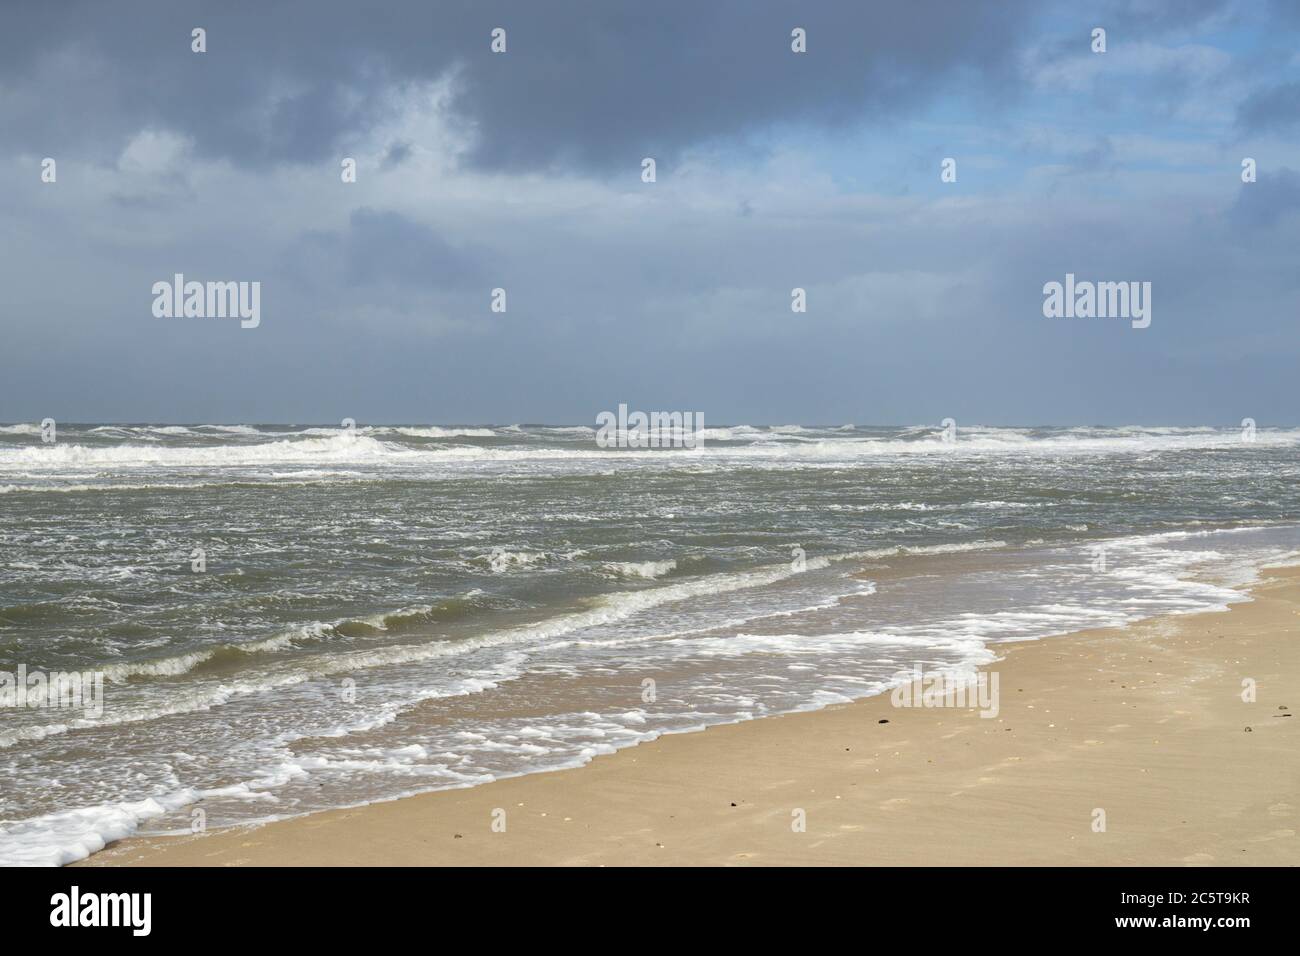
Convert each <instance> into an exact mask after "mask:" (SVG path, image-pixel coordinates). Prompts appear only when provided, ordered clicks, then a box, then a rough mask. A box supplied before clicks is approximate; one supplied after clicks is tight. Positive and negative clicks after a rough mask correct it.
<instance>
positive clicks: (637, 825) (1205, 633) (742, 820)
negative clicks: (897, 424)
mask: <svg viewBox="0 0 1300 956" xmlns="http://www.w3.org/2000/svg"><path fill="white" fill-rule="evenodd" d="M1250 593H1251V600H1249V601H1245V602H1241V603H1238V604H1234V605H1232V606H1231V607H1230V608H1229V610H1228V611H1226V612H1221V611H1219V612H1200V613H1196V614H1187V615H1174V616H1166V617H1155V618H1149V619H1146V620H1144V621H1139V622H1136V623H1134V624H1131V625H1128V626H1126V627H1123V628H1105V629H1098V630H1090V631H1079V632H1075V633H1074V634H1070V635H1062V636H1059V637H1051V638H1044V639H1040V640H1035V641H1026V642H1015V643H1007V644H1003V645H995V646H994V649H995V650H996V651H997V652H998V653H999V655H1000V659H999V660H997V661H996V662H994V663H993V664H991V665H988V666H987V667H982V668H980V670H981V672H988V671H995V672H997V674H998V675H999V677H1000V689H1001V695H1000V698H1001V699H1000V702H999V703H1000V712H999V714H998V715H997V716H996V717H994V718H985V717H981V716H980V715H979V713H978V711H976V710H974V709H957V708H916V707H911V708H904V707H895V706H893V705H892V704H891V700H890V695H889V694H882V695H877V696H874V697H868V698H864V699H862V700H858V701H855V702H852V703H848V704H836V705H832V706H830V707H827V708H823V709H821V710H815V711H803V712H797V713H791V714H783V715H778V716H771V717H763V718H760V719H757V720H751V721H744V722H741V723H735V724H724V725H718V726H713V727H710V728H708V729H706V730H703V731H698V732H693V733H679V734H669V735H664V736H661V737H659V738H657V739H655V740H653V741H649V742H646V743H642V744H639V745H637V746H634V747H629V748H626V749H623V750H619V751H617V752H615V753H613V754H608V755H601V756H598V757H595V758H594V759H593V760H592V761H591V762H590V763H588V764H586V765H584V766H582V767H577V768H571V769H565V770H556V771H550V772H545V773H534V774H525V775H522V776H516V777H510V778H504V779H501V780H497V781H493V782H491V783H487V784H482V785H479V786H475V787H470V788H463V789H455V790H440V791H434V792H430V793H425V794H419V795H416V796H409V797H403V798H400V799H397V800H393V801H388V802H383V803H374V804H368V805H365V806H361V807H357V808H353V809H345V810H330V811H323V812H319V813H313V814H309V815H306V816H301V817H294V818H289V819H285V820H280V821H275V822H272V823H266V824H262V825H258V826H254V827H237V828H232V829H226V830H221V831H214V832H212V833H209V834H206V835H203V836H168V837H131V838H128V839H126V840H123V841H120V842H117V843H114V844H111V845H110V846H108V847H107V848H105V849H104V850H102V851H100V852H98V853H95V854H93V855H92V856H91V857H89V858H88V859H86V860H83V861H79V863H77V864H73V865H91V866H103V865H153V866H186V865H197V866H210V865H219V866H241V865H257V866H282V865H283V866H293V865H437V864H446V865H475V864H491V865H511V864H514V865H674V864H679V865H745V864H758V865H777V864H810V865H816V864H821V865H855V864H905V865H1050V864H1061V865H1180V864H1190V865H1195V864H1236V865H1242V864H1247V865H1255V864H1258V865H1265V864H1271V865H1277V864H1282V865H1294V864H1297V863H1300V841H1297V838H1296V823H1297V813H1298V812H1300V807H1297V806H1296V804H1297V803H1300V800H1297V799H1296V797H1297V794H1298V793H1300V746H1297V745H1300V730H1297V727H1298V726H1300V724H1298V723H1297V722H1296V721H1295V720H1294V719H1288V717H1289V715H1291V714H1292V713H1294V711H1293V710H1292V709H1291V705H1292V704H1293V703H1294V702H1293V701H1291V700H1290V698H1289V696H1288V695H1291V696H1294V692H1295V691H1296V688H1297V687H1298V686H1300V683H1298V682H1297V678H1300V642H1297V640H1296V631H1297V630H1298V629H1300V621H1298V620H1297V616H1300V568H1280V569H1272V570H1264V571H1262V572H1261V580H1260V581H1259V582H1258V583H1257V584H1256V585H1255V586H1254V587H1252V588H1251V592H1250ZM1246 678H1250V679H1252V680H1254V681H1255V682H1256V686H1257V700H1256V701H1255V702H1254V703H1246V702H1244V701H1243V700H1242V697H1241V695H1242V681H1243V680H1244V679H1246ZM1247 727H1249V728H1250V730H1249V731H1247V730H1246V728H1247ZM1098 810H1101V811H1104V813H1105V831H1104V832H1096V831H1095V829H1094V827H1095V826H1096V825H1097V822H1098V820H1099V817H1098V814H1097V811H1098ZM502 811H504V813H502ZM800 811H802V817H803V819H804V821H805V829H804V830H803V831H802V832H797V829H796V826H795V825H796V824H797V817H798V815H799V812H800ZM503 823H504V832H499V831H500V830H501V827H502V824H503ZM494 824H495V828H494Z"/></svg>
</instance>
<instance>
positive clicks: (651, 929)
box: [0, 867, 1294, 945]
mask: <svg viewBox="0 0 1300 956" xmlns="http://www.w3.org/2000/svg"><path fill="white" fill-rule="evenodd" d="M0 881H3V883H4V884H5V885H4V887H3V889H2V890H0V892H3V894H4V896H3V899H4V901H5V905H4V907H3V912H4V914H5V924H6V928H7V929H8V930H9V931H10V932H11V933H15V934H16V936H11V941H14V942H17V941H19V940H25V939H26V938H28V937H29V936H32V937H37V936H44V935H45V934H47V933H49V934H54V936H60V935H67V934H69V933H71V932H74V931H75V932H77V933H78V934H79V936H80V938H81V940H82V941H85V940H88V939H89V938H90V934H94V935H96V936H100V937H103V938H105V939H107V938H109V937H113V938H114V939H116V940H119V941H125V942H128V943H129V942H135V941H143V940H164V941H166V942H168V943H176V942H187V943H207V942H209V941H210V940H211V937H210V936H209V934H210V933H214V932H215V933H217V934H220V935H221V936H226V935H229V934H231V933H235V934H239V933H245V932H246V933H248V934H250V935H249V936H247V937H245V938H246V939H248V940H252V939H256V940H257V941H258V942H259V943H263V942H275V941H278V940H280V939H284V940H285V941H286V942H291V943H294V944H303V943H311V942H313V941H316V940H319V941H321V942H325V943H330V944H332V945H339V944H346V943H347V942H349V941H350V940H353V939H355V940H356V941H358V942H359V943H364V944H366V945H374V944H375V942H376V933H379V934H384V933H387V932H390V931H395V930H396V931H400V930H402V929H403V928H409V927H419V926H423V927H426V928H427V927H428V926H430V923H431V922H432V925H442V926H448V925H459V926H461V927H462V928H464V929H470V928H471V927H476V928H477V929H478V930H479V931H482V932H485V933H488V934H490V936H489V937H488V938H491V939H494V940H495V939H500V938H505V937H508V936H509V935H510V934H511V930H514V931H516V932H517V933H518V934H519V935H520V937H521V938H522V937H523V935H524V934H525V933H527V934H531V935H533V936H536V934H537V933H538V932H539V931H541V932H545V931H546V930H547V929H548V928H549V929H550V930H551V931H552V932H556V933H559V934H562V935H563V936H566V937H569V936H571V935H572V934H573V933H574V932H575V931H581V932H582V933H583V934H584V935H586V934H589V933H590V932H592V931H593V930H598V929H601V928H605V927H608V928H609V929H611V930H613V931H614V932H615V933H618V934H620V935H619V936H616V937H614V939H620V938H622V937H623V935H624V934H627V933H632V934H634V935H636V934H639V933H641V932H642V931H645V932H646V933H649V935H650V937H653V936H656V935H657V934H659V933H661V932H664V931H666V930H674V931H676V928H677V927H679V926H681V925H685V924H692V925H694V924H698V925H699V926H700V930H699V932H698V934H696V935H698V936H699V937H705V938H715V937H716V938H726V939H727V940H729V941H731V942H735V941H737V940H743V939H747V938H750V937H757V938H767V939H770V937H769V936H768V934H770V933H771V932H772V930H773V929H774V927H775V925H776V924H788V925H789V926H790V928H797V924H799V923H801V922H802V923H805V928H806V929H808V930H815V931H817V932H818V935H819V936H820V935H821V934H823V933H829V932H831V931H835V932H844V931H846V930H848V931H852V932H853V933H854V934H855V936H856V938H858V939H860V940H862V942H863V943H865V944H870V943H871V942H873V941H876V940H889V939H893V938H900V939H902V938H907V939H910V940H911V941H912V942H913V943H919V942H921V941H922V940H924V939H930V941H931V942H934V941H935V940H934V938H933V937H932V936H931V935H930V932H931V930H933V931H934V932H936V933H939V934H940V935H946V934H948V933H951V932H953V931H954V930H955V929H957V928H958V925H959V924H958V923H957V921H974V922H968V923H967V924H966V925H968V926H972V927H979V928H980V930H979V932H980V935H983V934H984V933H986V932H987V933H989V934H991V935H990V936H989V937H988V938H989V940H990V941H991V940H992V939H993V938H995V937H1002V938H1030V937H1032V935H1033V934H1036V933H1039V932H1046V933H1052V934H1055V935H1054V936H1053V937H1047V938H1058V937H1059V938H1060V939H1062V940H1074V939H1078V938H1080V937H1082V938H1095V937H1097V936H1106V937H1113V938H1116V939H1118V938H1122V937H1124V936H1136V937H1139V938H1143V937H1144V938H1146V939H1151V938H1153V937H1154V938H1160V937H1163V938H1166V939H1170V940H1177V941H1179V942H1180V943H1181V942H1185V941H1187V940H1188V939H1189V938H1190V937H1192V936H1197V935H1199V936H1201V937H1203V938H1206V939H1209V940H1214V941H1215V942H1216V943H1229V942H1230V941H1232V940H1233V939H1239V938H1241V936H1240V934H1242V933H1246V934H1249V933H1251V932H1253V931H1256V930H1261V929H1262V930H1265V931H1270V930H1271V931H1272V932H1273V933H1277V932H1279V931H1280V930H1285V929H1289V928H1290V926H1291V925H1292V923H1293V919H1294V917H1293V915H1292V913H1293V911H1294V906H1293V905H1292V904H1291V903H1290V901H1289V900H1288V898H1287V897H1288V895H1289V894H1288V892H1287V887H1289V886H1290V884H1292V883H1293V881H1294V872H1293V871H1288V870H1282V869H1253V868H1252V869H1246V868H1242V869H1147V868H1132V869H1104V870H1103V869H1058V868H1042V869H971V868H963V869H946V868H925V869H828V870H816V871H811V870H793V869H779V870H758V869H738V870H718V869H710V870H680V869H679V870H670V869H643V870H636V871H632V870H615V871H612V872H610V871H605V872H599V873H598V872H596V871H594V870H560V871H549V872H546V873H537V872H535V871H532V870H525V869H500V870H496V871H490V870H460V871H456V872H454V873H453V872H448V871H446V870H436V869H435V870H414V869H292V870H290V869H237V870H236V869H190V870H164V869H110V868H93V867H91V868H75V869H49V870H35V869H29V870H10V871H7V872H5V873H4V874H3V875H2V876H0ZM480 920H481V922H480ZM643 920H650V921H651V922H650V923H645V922H642V921H643ZM548 924H549V926H548ZM693 932H694V931H693ZM918 932H919V933H920V935H919V936H918V935H917V934H918ZM200 937H208V938H207V939H202V938H200ZM381 938H382V935H381ZM1039 938H1042V937H1039ZM679 940H680V938H679ZM610 942H613V940H611V941H610ZM968 942H969V941H968Z"/></svg>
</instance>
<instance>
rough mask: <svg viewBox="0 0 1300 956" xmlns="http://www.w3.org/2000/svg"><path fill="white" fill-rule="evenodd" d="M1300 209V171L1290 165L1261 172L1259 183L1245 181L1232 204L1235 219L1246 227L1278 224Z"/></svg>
mask: <svg viewBox="0 0 1300 956" xmlns="http://www.w3.org/2000/svg"><path fill="white" fill-rule="evenodd" d="M1298 210H1300V173H1297V172H1296V171H1295V170H1294V169H1289V168H1287V167H1286V166H1283V167H1281V168H1280V169H1278V170H1277V171H1276V172H1272V173H1269V172H1261V173H1259V178H1258V181H1257V182H1253V183H1242V184H1241V187H1240V192H1239V193H1238V194H1237V201H1236V202H1235V203H1234V204H1233V206H1232V212H1231V215H1232V220H1233V222H1234V223H1235V224H1236V225H1237V226H1239V227H1240V228H1241V229H1244V230H1251V229H1257V228H1267V227H1271V226H1275V225H1276V224H1277V223H1278V221H1279V220H1280V219H1281V218H1282V217H1284V216H1286V215H1289V214H1292V213H1295V212H1296V211H1298Z"/></svg>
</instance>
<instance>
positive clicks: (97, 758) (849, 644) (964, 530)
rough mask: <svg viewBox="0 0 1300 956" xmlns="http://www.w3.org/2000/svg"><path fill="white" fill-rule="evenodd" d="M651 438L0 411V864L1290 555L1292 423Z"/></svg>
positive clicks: (951, 650) (1299, 446)
mask: <svg viewBox="0 0 1300 956" xmlns="http://www.w3.org/2000/svg"><path fill="white" fill-rule="evenodd" d="M676 437H678V438H682V437H689V438H690V439H691V440H690V442H689V444H691V445H694V447H659V448H636V447H632V448H623V447H602V443H601V442H598V441H597V432H596V429H595V428H594V427H591V426H587V425H581V424H579V425H540V424H511V425H499V424H468V425H427V424H413V425H382V426H381V425H365V424H360V425H353V424H352V423H349V424H348V426H347V427H343V426H339V425H324V426H322V425H302V424H299V425H289V424H284V425H275V424H261V425H254V424H206V425H204V424H189V425H177V424H169V425H158V424H93V423H86V424H73V423H63V422H59V423H58V425H57V430H56V431H55V432H54V433H53V434H48V433H43V431H42V427H41V425H40V424H39V423H11V424H6V425H0V863H4V864H17V865H23V864H27V865H37V864H39V865H59V864H63V863H67V862H70V861H74V860H77V859H81V858H84V857H86V856H88V855H89V854H91V853H93V852H95V851H97V850H99V849H101V848H102V847H103V846H105V845H106V844H107V843H109V842H111V841H114V840H119V839H122V838H125V837H129V836H132V835H157V834H171V833H190V832H195V831H198V830H202V829H205V828H206V829H216V828H223V827H231V826H241V825H247V824H252V823H257V822H260V821H267V820H273V819H279V818H284V817H290V816H296V815H300V814H305V813H311V812H313V811H319V810H324V809H328V808H337V807H347V806H356V805H360V804H365V803H370V802H375V801H383V800H390V799H395V798H398V797H402V796H405V795H408V794H414V793H420V792H425V791H431V790H438V789H445V788H452V787H472V786H476V785H479V784H482V783H486V782H489V781H492V780H497V779H500V778H503V777H509V776H514V775H518V774H525V773H537V772H543V771H550V770H556V769H560V768H566V767H573V766H578V765H581V764H583V763H585V762H587V761H590V760H591V759H592V758H593V757H596V756H597V755H600V754H607V753H610V752H613V751H615V750H618V749H620V748H624V747H632V746H635V745H637V744H639V743H641V742H642V741H647V740H651V739H654V738H656V737H658V736H660V735H663V734H670V733H681V732H688V731H698V730H701V729H703V728H707V727H709V726H711V725H716V724H722V723H731V722H736V721H744V720H752V719H757V718H762V717H765V716H769V715H773V714H780V713H787V712H792V711H801V710H810V709H816V708H821V707H825V706H828V705H832V704H837V703H843V702H847V701H851V700H854V699H858V698H862V697H867V696H871V695H874V694H880V693H884V692H887V691H888V690H890V689H891V688H893V687H895V686H897V685H898V684H899V683H900V681H902V680H904V679H905V677H904V675H909V676H910V674H911V673H914V668H916V667H918V666H920V667H923V668H927V669H929V670H930V671H936V670H939V671H944V672H948V673H952V674H954V675H957V674H968V673H970V672H972V671H973V670H974V669H975V668H978V667H981V666H984V665H988V664H990V663H993V662H995V661H996V660H997V659H998V657H999V656H1000V654H1001V650H1000V646H1001V645H1003V644H1005V643H1006V642H1013V641H1026V640H1038V639H1052V638H1055V637H1057V636H1060V635H1065V634H1069V633H1070V632H1074V631H1078V630H1080V629H1083V628H1091V627H1110V626H1121V625H1124V624H1127V623H1129V622H1132V621H1135V620H1139V619H1142V618H1147V617H1152V616H1156V615H1165V614H1186V613H1193V612H1199V611H1223V610H1226V609H1227V608H1228V606H1229V605H1231V604H1232V603H1234V602H1237V601H1243V600H1248V599H1249V596H1248V589H1249V587H1250V586H1251V584H1252V583H1253V582H1255V581H1256V580H1258V577H1259V573H1260V569H1261V568H1263V567H1266V566H1269V565H1281V564H1292V563H1296V561H1297V559H1298V558H1300V482H1298V481H1297V479H1298V478H1300V429H1293V428H1267V427H1260V428H1258V429H1255V428H1254V427H1253V426H1252V427H1250V428H1246V429H1243V428H1241V427H1236V426H1234V427H1212V426H1205V427H1194V428H1193V427H1145V426H1143V427H1139V426H1127V427H991V426H990V427H978V426H962V427H956V428H953V427H948V428H943V427H940V426H938V425H918V426H891V427H883V426H861V425H852V424H837V425H822V426H814V425H732V426H727V427H709V428H704V429H702V430H700V431H698V432H694V433H691V434H690V435H689V436H676ZM47 438H53V439H54V440H53V441H47V440H46V439H47ZM664 443H665V444H673V443H674V442H668V441H666V442H664ZM677 444H685V442H678V443H677ZM33 673H37V674H44V675H58V674H64V675H69V674H73V675H84V677H85V678H86V682H85V684H84V686H85V687H86V688H87V689H89V688H91V687H93V686H95V684H94V682H95V681H98V682H99V685H100V687H101V689H100V691H99V693H98V696H96V697H95V706H90V704H89V703H88V701H89V691H88V693H87V696H86V697H85V698H83V699H81V700H80V701H78V700H75V699H72V698H68V699H63V698H58V699H55V700H51V699H50V698H49V697H48V696H46V697H45V698H41V697H40V696H39V695H38V696H35V697H34V698H33V697H28V698H27V699H26V700H22V699H21V697H20V695H19V694H18V693H17V689H18V685H17V682H18V680H19V677H20V675H22V677H23V680H24V681H27V682H30V680H31V675H32V674H33ZM6 681H7V683H6ZM24 686H25V687H26V686H27V685H26V684H25V685H24ZM6 687H8V688H9V695H8V697H7V698H6V697H5V688H6ZM33 699H34V700H35V704H36V705H35V706H34V705H33ZM864 732H865V728H864ZM485 825H486V824H485Z"/></svg>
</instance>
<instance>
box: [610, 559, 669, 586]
mask: <svg viewBox="0 0 1300 956" xmlns="http://www.w3.org/2000/svg"><path fill="white" fill-rule="evenodd" d="M676 570H677V562H676V561H675V560H673V559H671V558H669V559H668V560H667V561H607V562H606V563H605V564H604V565H602V566H601V571H602V572H603V573H605V574H607V575H611V576H613V577H616V578H640V579H643V580H650V581H652V580H654V579H655V578H661V577H663V576H664V575H665V574H668V573H670V572H672V571H676Z"/></svg>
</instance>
